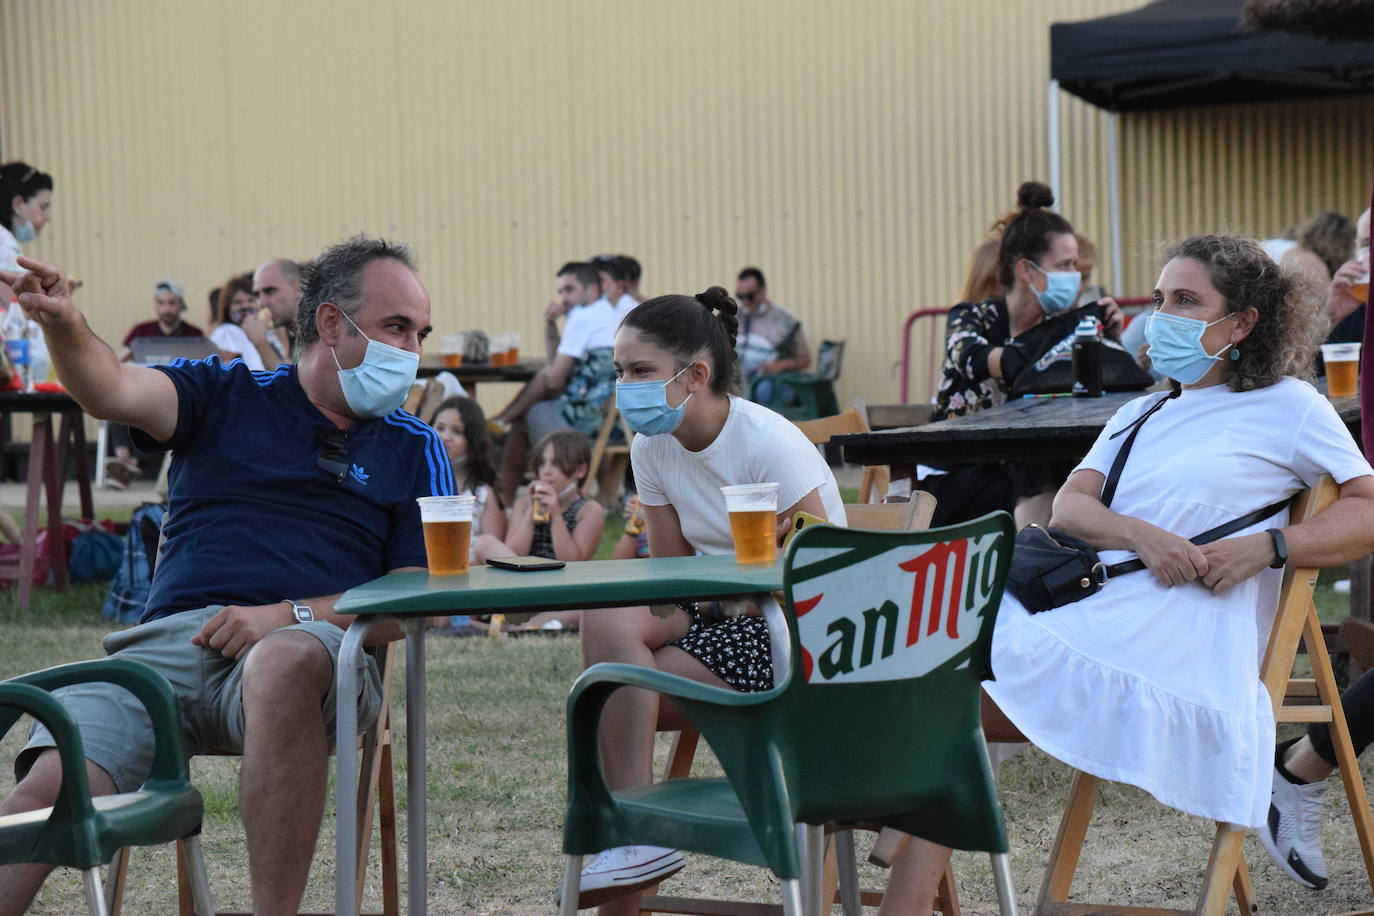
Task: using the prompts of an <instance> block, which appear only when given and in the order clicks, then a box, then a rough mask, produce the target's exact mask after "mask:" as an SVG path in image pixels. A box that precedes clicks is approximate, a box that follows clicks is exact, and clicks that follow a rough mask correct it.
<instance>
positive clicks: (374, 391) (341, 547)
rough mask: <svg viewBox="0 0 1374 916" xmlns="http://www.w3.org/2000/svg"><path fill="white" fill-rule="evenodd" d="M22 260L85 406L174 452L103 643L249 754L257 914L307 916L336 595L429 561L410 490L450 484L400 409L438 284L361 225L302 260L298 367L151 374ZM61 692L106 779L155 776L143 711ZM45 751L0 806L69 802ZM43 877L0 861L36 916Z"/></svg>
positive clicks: (36, 754) (245, 804)
mask: <svg viewBox="0 0 1374 916" xmlns="http://www.w3.org/2000/svg"><path fill="white" fill-rule="evenodd" d="M20 264H21V266H22V267H24V268H25V269H26V270H28V271H30V272H29V273H25V274H23V275H20V276H18V277H15V276H13V275H0V280H4V281H5V282H8V283H12V284H15V285H16V286H17V289H18V291H19V292H20V302H21V304H22V305H23V307H24V309H25V310H26V311H27V312H28V313H29V315H30V316H31V317H33V318H35V319H36V320H37V321H38V322H39V323H40V324H41V325H42V326H43V331H44V334H46V335H47V338H48V341H49V343H50V345H51V350H52V352H53V355H54V361H55V362H56V365H57V371H58V376H59V378H60V379H61V381H62V383H63V384H64V385H65V386H66V387H67V390H68V391H69V392H70V393H71V395H72V397H74V398H75V399H76V401H77V403H79V404H80V405H81V407H82V409H83V410H85V411H86V412H87V413H89V414H90V415H92V416H94V417H98V418H102V419H110V420H116V421H119V422H122V423H125V424H128V425H129V426H132V427H134V428H135V429H136V430H138V431H139V432H138V433H137V434H136V435H137V437H138V439H139V440H140V441H141V442H144V443H146V444H149V445H152V444H156V445H157V446H159V447H163V448H170V449H171V450H172V452H173V454H174V456H175V457H174V459H173V462H172V468H171V501H170V508H169V510H168V516H167V523H166V525H165V528H164V534H165V537H166V539H165V542H164V544H163V548H162V559H161V561H160V562H159V564H158V569H157V576H156V578H155V579H154V580H153V583H152V588H151V592H150V594H149V596H148V601H147V610H146V611H145V613H144V615H143V618H142V622H141V623H140V624H139V625H138V626H136V627H133V628H132V629H127V630H121V631H119V632H117V633H115V634H112V635H111V636H110V637H108V638H107V640H106V643H105V648H106V650H107V651H108V652H111V653H112V654H114V655H118V656H120V657H131V656H136V657H138V658H140V659H142V660H144V661H146V662H148V663H149V664H151V665H153V667H155V668H157V669H158V670H159V672H161V673H163V674H164V675H166V676H167V677H168V679H169V680H170V681H171V682H172V683H173V685H174V689H175V691H176V692H177V694H178V700H179V704H180V707H181V708H183V709H194V710H197V711H198V712H197V713H196V723H195V724H196V727H194V728H191V729H190V732H189V733H188V734H187V735H186V737H185V740H186V742H187V751H188V753H190V754H198V753H206V752H210V751H217V750H218V751H226V752H231V753H238V754H242V755H243V763H242V772H241V774H240V783H241V789H242V794H241V795H240V797H239V809H240V815H241V816H242V818H243V824H244V832H245V834H246V836H247V842H248V862H249V879H250V885H251V888H252V896H253V907H252V909H253V912H255V913H260V914H267V913H274V914H275V913H295V912H297V911H298V910H299V907H300V902H301V896H302V893H303V891H304V889H305V883H306V878H307V874H308V872H309V867H310V858H311V855H312V853H313V851H314V848H315V838H316V835H317V833H318V832H319V826H320V818H321V816H322V812H323V810H324V797H325V787H326V778H327V775H328V769H329V767H328V763H329V747H330V740H331V734H332V733H333V724H334V723H333V718H332V710H333V708H334V707H333V702H332V694H333V686H334V666H335V663H336V659H337V657H338V650H339V647H340V645H341V643H342V640H343V635H344V628H346V627H347V626H348V625H349V624H350V623H351V621H352V618H351V617H347V616H341V615H338V614H335V613H334V610H333V608H334V602H335V601H336V599H337V598H338V597H339V595H340V594H341V593H342V592H344V591H345V590H346V589H349V588H352V587H353V586H356V585H360V584H362V583H363V582H366V581H369V580H371V579H374V578H377V577H378V576H381V575H384V574H386V573H390V572H399V571H403V570H414V569H422V568H424V566H425V563H426V555H425V545H424V537H423V532H422V528H421V524H420V513H419V507H418V506H417V504H416V499H417V498H418V497H422V496H449V495H452V494H453V491H454V487H453V475H452V473H451V471H450V469H449V461H448V459H447V458H446V457H445V454H444V445H443V443H442V442H441V441H440V439H439V436H438V435H437V434H436V433H435V432H434V431H433V430H432V429H430V428H429V427H428V426H426V425H425V424H423V423H421V422H420V421H419V420H417V419H416V418H414V417H412V416H410V415H409V414H407V413H405V412H404V411H401V410H400V409H399V407H400V405H401V403H402V402H403V401H404V399H405V397H406V395H407V394H408V393H409V391H410V386H411V384H412V382H413V381H414V378H415V369H416V366H417V364H418V361H419V353H420V348H421V344H422V342H423V341H424V339H425V337H426V336H427V335H428V334H429V332H430V303H429V294H428V293H427V292H426V290H425V287H424V285H423V284H422V283H421V282H420V279H419V277H418V276H417V275H416V273H415V270H414V267H413V259H412V256H411V254H410V251H409V249H407V248H406V247H405V246H403V245H398V244H394V243H389V242H384V241H380V240H374V239H369V238H365V237H362V236H357V237H354V238H352V239H350V240H348V241H346V242H342V243H340V244H338V245H334V246H332V247H331V248H329V249H327V250H326V251H325V252H323V253H322V254H321V255H320V256H319V257H317V258H316V259H315V261H314V262H312V264H311V265H310V267H309V269H308V270H307V273H306V277H305V282H304V284H303V286H302V293H301V300H300V308H299V313H298V315H299V319H298V325H299V329H300V344H301V346H300V362H299V364H298V365H282V366H278V367H277V368H275V369H274V370H272V371H269V372H253V371H252V370H250V369H249V368H248V367H247V366H246V365H244V364H243V363H242V362H241V361H233V362H230V363H228V364H224V363H221V362H220V360H219V359H218V358H217V357H210V358H209V359H206V360H196V361H192V362H184V363H181V364H179V365H175V366H158V367H156V368H146V367H142V366H135V365H131V364H128V363H121V362H120V361H119V360H118V358H117V357H116V356H115V353H114V351H113V350H111V349H110V348H109V347H108V346H107V345H106V344H105V343H103V342H102V341H100V340H99V339H98V338H97V337H96V336H95V335H94V334H93V333H92V332H91V330H90V327H89V325H87V323H86V321H85V318H84V317H83V316H82V315H81V314H80V313H79V312H78V311H77V310H76V309H75V307H74V306H73V305H72V302H71V298H70V296H69V295H68V291H67V288H66V282H65V278H64V277H63V276H62V273H61V270H60V269H59V268H57V267H54V266H52V265H47V264H42V263H40V262H36V261H28V260H22V261H21V262H20ZM374 634H375V637H376V639H377V641H381V640H386V639H395V638H399V637H400V635H401V634H400V631H399V630H398V629H393V630H391V631H390V632H387V633H375V631H374ZM370 638H371V637H370ZM361 665H362V666H363V670H361V671H360V672H359V673H360V676H361V677H360V683H361V685H362V687H361V689H360V696H359V700H360V705H359V718H360V721H359V723H358V726H359V728H360V729H366V728H367V727H368V726H369V725H370V724H371V722H372V721H373V720H374V719H375V717H376V714H377V711H378V709H379V704H380V697H381V682H380V678H379V677H378V673H377V669H376V665H375V662H373V661H372V660H371V658H370V657H365V658H364V660H363V661H362V662H361ZM63 699H64V704H65V705H66V706H67V708H68V709H69V710H70V711H71V712H72V714H73V716H74V717H75V718H76V720H77V722H78V724H79V727H80V729H81V737H82V741H83V744H84V748H85V753H86V757H87V759H88V761H89V763H88V766H87V771H88V773H89V774H90V779H91V788H92V791H93V792H95V793H96V794H108V793H110V792H112V791H115V790H116V789H117V790H118V791H124V792H127V791H131V790H133V789H135V788H137V787H138V786H139V785H140V784H142V782H143V781H144V779H145V778H146V777H147V774H148V767H149V765H150V762H151V759H152V758H151V750H150V749H151V746H152V733H151V731H150V730H147V729H146V727H144V728H138V727H134V728H133V729H132V732H131V730H130V728H129V727H128V726H126V724H125V723H134V724H135V725H136V724H137V723H138V722H139V721H140V717H139V716H138V715H137V714H135V713H134V711H133V710H132V709H129V708H127V707H126V700H127V699H128V696H127V694H123V692H122V691H109V690H106V689H104V688H97V689H95V690H82V689H75V690H73V691H70V692H68V693H67V694H66V695H65V696H64V698H63ZM143 721H145V722H146V718H144V719H143ZM51 745H52V741H51V739H50V738H49V737H48V736H47V735H46V733H45V732H44V731H43V730H42V729H39V730H37V731H36V732H35V733H33V734H32V735H31V737H30V742H29V746H28V747H27V748H26V749H25V750H24V751H22V752H21V753H20V756H19V759H18V764H19V766H18V767H17V770H18V773H19V775H20V782H19V783H18V784H17V785H16V787H15V789H14V792H13V794H12V795H10V797H9V798H8V799H7V800H6V801H5V802H4V803H3V804H0V813H3V814H10V813H14V812H16V811H25V810H33V809H35V808H43V807H46V806H49V805H52V804H53V803H54V800H55V798H56V795H57V792H58V789H59V787H60V786H61V783H62V774H61V765H60V763H59V761H58V759H57V756H56V752H55V751H53V750H51V749H50V748H51ZM283 811H290V812H292V816H290V817H282V816H281V812H283ZM46 871H47V869H45V868H42V867H36V866H18V867H10V868H0V887H3V888H4V889H5V892H4V894H0V913H10V912H23V911H24V909H25V907H26V906H27V905H28V903H29V901H30V899H31V898H32V896H33V895H34V893H35V892H36V891H37V889H38V887H39V885H40V884H41V883H42V881H43V878H44V877H45V875H46Z"/></svg>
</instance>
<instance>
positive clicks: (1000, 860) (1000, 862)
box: [992, 852, 1016, 916]
mask: <svg viewBox="0 0 1374 916" xmlns="http://www.w3.org/2000/svg"><path fill="white" fill-rule="evenodd" d="M992 877H993V878H994V879H995V880H996V882H997V905H998V907H999V909H1000V911H1001V913H1002V916H1016V886H1015V885H1014V884H1012V880H1011V857H1010V856H1009V855H1007V854H1006V853H1005V852H994V853H992Z"/></svg>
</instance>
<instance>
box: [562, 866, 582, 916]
mask: <svg viewBox="0 0 1374 916" xmlns="http://www.w3.org/2000/svg"><path fill="white" fill-rule="evenodd" d="M581 895H582V857H581V856H564V857H563V902H562V903H560V904H559V905H558V916H577V898H578V897H580V896H581Z"/></svg>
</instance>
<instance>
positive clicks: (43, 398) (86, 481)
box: [0, 391, 95, 611]
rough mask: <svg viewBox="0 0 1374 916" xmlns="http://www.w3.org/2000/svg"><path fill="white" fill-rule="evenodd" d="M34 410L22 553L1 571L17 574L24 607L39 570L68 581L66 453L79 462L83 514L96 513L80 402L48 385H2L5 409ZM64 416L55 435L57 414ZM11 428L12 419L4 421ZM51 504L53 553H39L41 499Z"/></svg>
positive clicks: (0, 401) (57, 581)
mask: <svg viewBox="0 0 1374 916" xmlns="http://www.w3.org/2000/svg"><path fill="white" fill-rule="evenodd" d="M17 413H28V414H33V435H32V439H31V440H30V444H29V466H28V473H27V481H26V483H27V486H26V488H25V499H24V525H23V528H22V531H21V538H20V541H19V556H18V558H17V559H15V560H10V561H6V562H0V577H2V578H6V579H13V580H15V583H16V587H17V591H18V594H17V596H16V603H17V604H18V606H19V608H20V610H25V611H26V610H28V609H29V602H30V600H31V599H32V595H33V577H34V573H35V572H38V573H42V572H43V571H45V570H51V571H52V577H53V584H54V585H56V586H57V587H58V588H59V589H61V588H66V587H67V551H66V544H65V543H64V541H63V536H62V493H63V490H64V489H65V487H66V476H67V456H68V455H71V457H72V459H73V462H74V464H75V467H76V486H77V490H78V492H79V493H80V497H81V516H82V517H83V518H92V517H94V515H95V508H94V503H93V501H92V499H91V474H90V469H89V468H88V466H87V456H86V428H85V422H84V414H83V413H82V411H81V406H80V405H79V404H77V403H76V400H75V399H73V398H72V396H71V395H69V394H63V393H58V392H44V391H0V415H3V416H5V417H9V416H11V415H13V414H17ZM54 414H56V415H58V416H60V417H61V423H60V425H59V427H58V432H57V435H56V437H54V435H53V415H54ZM0 427H4V428H7V427H8V424H0ZM41 497H43V498H46V501H47V508H48V513H47V514H48V518H47V524H46V526H44V527H45V528H46V531H47V542H48V543H47V547H48V556H47V557H46V558H44V557H40V556H38V532H39V527H40V526H39V519H40V508H39V499H40V498H41Z"/></svg>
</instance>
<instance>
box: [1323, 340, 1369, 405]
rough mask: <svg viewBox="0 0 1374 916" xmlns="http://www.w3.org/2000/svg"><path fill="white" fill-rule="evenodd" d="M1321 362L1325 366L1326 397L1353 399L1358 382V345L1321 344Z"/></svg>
mask: <svg viewBox="0 0 1374 916" xmlns="http://www.w3.org/2000/svg"><path fill="white" fill-rule="evenodd" d="M1322 362H1323V363H1325V364H1326V395H1327V397H1331V398H1351V397H1354V396H1355V392H1356V391H1357V390H1358V387H1359V386H1358V382H1359V380H1360V345H1359V344H1357V343H1335V344H1322Z"/></svg>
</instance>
